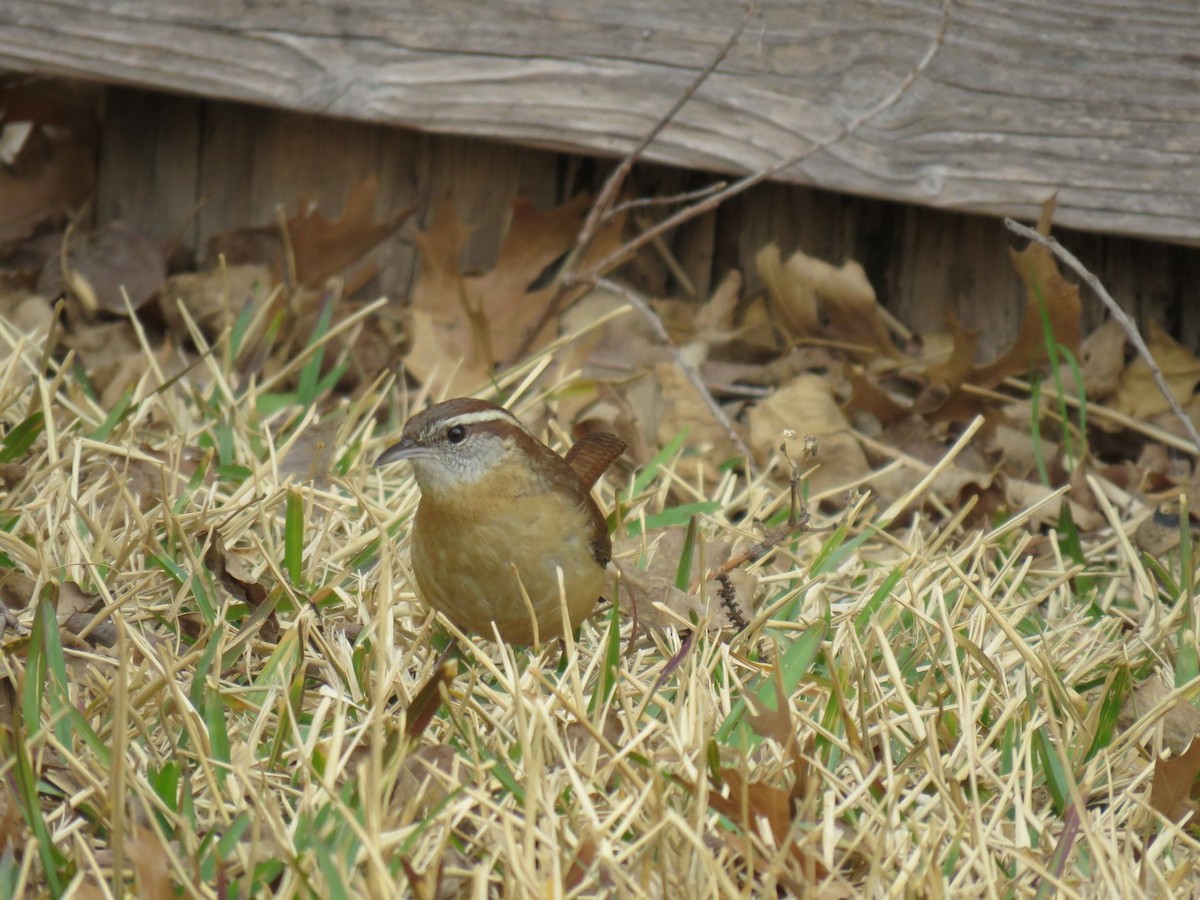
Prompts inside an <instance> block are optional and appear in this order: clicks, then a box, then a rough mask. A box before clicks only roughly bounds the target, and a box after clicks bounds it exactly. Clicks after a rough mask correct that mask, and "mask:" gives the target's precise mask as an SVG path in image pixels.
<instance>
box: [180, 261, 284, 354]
mask: <svg viewBox="0 0 1200 900" xmlns="http://www.w3.org/2000/svg"><path fill="white" fill-rule="evenodd" d="M271 280H272V276H271V270H270V269H268V268H267V267H266V266H263V265H240V266H235V265H227V266H224V267H217V268H215V269H208V270H206V271H203V272H185V273H183V274H180V275H172V276H171V277H170V278H168V279H167V281H166V283H165V284H164V285H163V289H162V292H161V295H160V297H159V308H160V309H161V310H162V315H163V320H164V321H165V322H166V323H167V328H168V330H169V331H170V332H171V333H172V334H174V335H175V336H176V338H177V339H178V340H180V341H190V340H191V334H190V332H189V329H188V327H187V325H186V323H185V322H184V320H183V316H182V314H181V313H180V312H179V306H180V304H182V306H183V308H184V309H186V310H187V313H188V315H189V316H190V317H191V319H192V321H193V322H195V323H196V326H197V327H198V328H199V329H200V332H201V334H203V335H204V336H205V337H206V338H208V339H209V340H214V339H215V338H216V337H217V336H218V335H220V334H221V332H222V331H223V330H224V329H225V328H226V327H227V326H229V325H232V324H233V322H234V320H235V319H236V318H237V316H238V313H239V312H240V311H241V310H242V309H243V308H244V307H245V306H246V305H247V304H248V303H256V302H257V303H261V302H262V300H263V299H264V298H265V296H266V295H267V293H268V292H269V290H270V285H271Z"/></svg>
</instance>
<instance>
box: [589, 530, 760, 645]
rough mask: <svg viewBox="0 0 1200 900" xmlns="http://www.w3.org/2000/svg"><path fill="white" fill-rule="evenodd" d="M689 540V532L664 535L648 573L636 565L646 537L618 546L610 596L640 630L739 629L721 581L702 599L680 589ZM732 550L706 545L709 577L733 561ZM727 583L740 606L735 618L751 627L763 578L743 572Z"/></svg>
mask: <svg viewBox="0 0 1200 900" xmlns="http://www.w3.org/2000/svg"><path fill="white" fill-rule="evenodd" d="M647 537H652V536H650V535H648V536H647ZM686 537H687V530H686V529H685V528H667V529H663V531H662V532H661V533H659V534H658V535H657V539H656V540H655V541H654V548H653V555H652V556H651V557H650V559H649V561H648V562H647V563H646V567H645V568H644V569H642V568H638V566H637V565H636V560H637V559H638V558H639V557H640V556H641V555H642V551H643V548H644V546H645V541H643V539H642V538H641V537H636V538H622V539H620V540H617V541H615V542H614V544H613V561H614V565H613V568H614V569H615V570H616V571H615V572H614V571H613V570H612V569H610V571H609V574H608V576H607V578H606V583H605V592H604V595H605V596H608V597H618V598H619V601H618V602H619V603H620V605H621V608H622V609H623V610H624V611H625V612H626V613H627V614H628V615H630V616H635V617H636V619H637V622H638V624H639V626H641V627H643V628H648V629H650V630H651V631H662V630H663V629H665V628H667V627H672V628H676V629H684V628H691V627H694V626H695V625H698V624H704V625H705V626H706V627H707V628H709V629H721V628H727V627H730V626H734V627H736V626H738V624H739V623H738V622H737V621H736V620H735V618H734V617H733V616H731V615H730V612H731V610H730V609H729V608H728V607H727V605H726V603H725V602H724V601H723V600H722V597H721V590H722V585H721V584H720V583H719V582H718V581H716V580H715V579H708V580H707V581H706V582H705V584H704V586H703V590H702V591H699V590H698V591H697V592H696V593H691V592H689V591H683V590H680V589H679V588H678V587H676V586H675V578H676V574H677V569H678V566H679V559H680V556H681V555H682V553H683V545H684V541H685V540H686ZM731 549H732V548H731V547H730V545H729V544H728V543H727V542H725V541H712V542H709V543H705V544H704V546H703V550H702V552H701V554H699V555H702V557H703V561H704V565H705V566H706V567H707V571H710V572H711V571H714V570H716V569H718V568H720V567H721V566H722V565H723V564H724V563H725V561H726V560H728V559H729V558H730V552H731ZM618 573H619V575H620V582H619V586H620V592H619V593H618V592H617V586H618V582H617V579H616V575H617V574H618ZM727 578H728V579H729V582H730V585H731V586H732V591H733V603H734V604H735V609H734V610H732V612H734V613H736V616H737V617H738V618H740V619H741V620H742V621H743V622H744V621H747V620H749V619H750V618H752V616H753V606H754V594H755V591H756V590H757V589H758V576H757V575H756V574H754V573H752V572H747V571H746V570H744V569H741V568H738V569H734V570H733V571H732V572H729V573H727Z"/></svg>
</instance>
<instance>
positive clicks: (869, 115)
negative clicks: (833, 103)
mask: <svg viewBox="0 0 1200 900" xmlns="http://www.w3.org/2000/svg"><path fill="white" fill-rule="evenodd" d="M950 8H951V0H943V2H942V18H941V21H940V22H939V23H938V28H937V31H936V32H935V33H934V35H933V38H932V39H931V41H930V43H929V47H928V48H927V49H926V51H925V55H924V56H923V57H922V58H921V60H920V62H918V63H917V65H916V66H915V67H914V68H913V69H912V71H910V72H909V73H908V75H907V76H905V78H904V80H903V81H901V82H900V84H899V85H897V86H896V88H895V89H893V90H892V91H891V92H890V93H889V94H888V95H887V96H886V97H884V98H883V99H882V100H880V101H879V102H878V103H876V104H875V105H874V106H872V107H871V108H870V109H868V110H867V111H866V112H864V113H862V114H861V115H859V116H856V117H855V118H853V119H851V120H850V121H849V122H848V123H847V124H846V125H844V126H843V127H842V128H841V129H840V130H839V131H838V132H837V134H835V135H833V136H832V137H829V138H826V139H825V140H823V141H817V142H815V143H813V144H812V145H810V146H809V147H807V148H805V149H804V150H801V151H799V152H797V153H794V154H792V155H791V156H788V157H786V158H784V159H782V160H780V161H779V162H778V163H776V164H775V165H773V166H768V167H767V168H765V169H760V170H759V171H757V172H752V173H751V174H749V175H746V176H745V177H743V178H740V179H738V180H737V181H735V182H733V184H730V185H729V186H728V187H726V188H724V189H723V190H720V191H717V192H716V193H714V194H710V195H709V196H708V197H706V198H705V199H704V200H701V201H699V202H698V203H694V204H692V205H691V206H687V207H685V208H684V209H681V210H679V211H678V212H676V213H675V214H674V215H671V216H668V217H667V218H665V219H663V220H662V221H661V222H659V223H658V224H657V225H655V226H653V227H652V228H649V229H647V230H646V231H643V232H642V233H641V234H639V235H637V236H636V237H634V238H632V239H631V240H629V241H627V242H626V243H625V244H623V245H622V246H620V247H618V248H617V249H616V250H614V251H613V252H612V253H610V254H608V255H607V256H605V257H604V258H603V259H601V260H599V261H598V262H596V263H595V264H593V265H592V266H591V267H590V268H589V269H588V270H587V271H586V272H583V273H579V274H576V273H574V271H573V265H572V264H568V265H565V266H564V267H563V269H562V272H561V273H560V275H559V278H558V289H557V290H556V291H555V294H554V296H553V297H552V298H551V299H550V302H549V303H548V304H547V305H546V308H545V310H544V311H543V313H542V315H541V316H540V317H539V318H538V320H537V322H536V323H535V324H534V327H533V328H532V329H530V330H529V332H528V333H527V334H526V336H525V339H524V341H522V344H521V347H520V349H519V351H518V355H523V354H525V353H527V352H528V351H529V349H530V348H531V347H532V345H533V341H534V340H535V339H536V336H537V335H538V334H541V332H542V329H544V328H545V327H546V324H547V323H548V322H550V321H551V320H553V319H554V318H555V317H557V316H558V315H559V313H560V312H561V311H562V310H563V309H564V308H565V307H566V306H569V305H570V303H571V302H574V300H576V299H578V298H579V297H580V296H581V295H582V294H583V293H584V292H585V291H586V289H587V288H589V287H591V286H593V285H595V284H596V283H597V281H598V280H599V279H600V278H602V277H603V276H604V275H606V274H607V273H609V272H611V271H612V270H613V269H615V268H616V267H617V266H619V265H621V264H622V263H623V262H625V261H626V260H627V259H629V258H630V257H631V256H633V254H635V253H636V252H637V251H638V250H640V249H641V248H642V247H644V246H646V244H648V243H650V242H651V241H653V240H654V239H655V238H656V237H658V236H659V235H661V234H664V233H666V232H668V231H671V230H673V229H675V228H678V227H679V226H680V225H683V224H684V223H685V222H689V221H691V220H692V219H694V218H696V217H697V216H700V215H703V214H704V213H706V212H708V211H709V210H712V209H716V208H717V207H718V206H720V205H721V204H722V203H724V202H725V201H726V200H729V199H731V198H733V197H736V196H737V195H738V194H741V193H743V192H745V191H747V190H749V189H750V188H752V187H754V186H755V185H757V184H761V183H762V182H764V181H767V180H768V179H771V178H774V177H775V176H777V175H779V174H780V173H781V172H783V171H785V170H787V169H790V168H792V167H793V166H796V165H799V164H800V163H801V162H803V161H804V160H806V159H808V158H809V157H810V156H813V155H814V154H816V153H818V152H819V151H821V150H824V149H826V148H828V147H831V146H833V145H834V144H837V143H839V142H841V141H843V140H845V139H846V138H847V137H849V136H850V135H851V134H853V133H854V132H855V131H857V130H858V129H859V128H861V127H862V126H863V125H865V124H866V123H867V122H869V121H870V120H871V119H873V118H875V117H876V116H878V115H880V114H881V113H883V112H885V111H886V110H888V109H890V108H891V107H893V106H895V105H896V103H898V102H899V101H900V98H901V97H903V96H904V95H905V94H906V93H908V91H909V89H910V88H911V87H912V86H913V85H914V84H915V83H916V81H917V79H918V78H920V77H921V75H922V74H924V72H925V70H926V69H928V68H929V65H930V64H931V63H932V62H933V60H934V58H935V57H936V56H937V54H938V51H939V50H940V49H941V47H942V44H943V42H944V41H945V37H946V31H947V29H948V28H949V25H950ZM748 15H749V12H747V16H748ZM744 25H745V18H743V20H742V22H741V23H740V24H739V25H738V28H737V30H736V31H735V32H734V34H733V35H732V36H731V39H730V41H729V42H728V43H727V45H726V47H725V48H724V49H723V50H722V51H721V53H720V54H718V56H717V58H715V59H714V61H713V62H712V63H710V64H709V65H708V66H707V67H706V68H705V70H704V71H703V72H702V73H701V74H700V75H699V76H698V77H697V79H696V81H695V82H693V86H692V87H690V88H689V90H688V91H686V92H685V93H684V94H683V95H682V96H681V97H680V99H679V101H677V102H676V104H675V105H674V106H673V107H672V108H671V110H670V111H669V112H668V113H667V115H666V116H664V117H663V118H662V119H660V120H659V122H658V123H657V124H656V125H655V127H654V128H653V129H652V130H651V132H650V134H649V135H647V138H646V139H644V140H643V141H642V143H641V144H639V145H638V147H637V148H636V149H635V150H634V152H633V153H631V154H630V155H629V156H628V157H626V160H623V161H622V164H621V166H619V167H618V168H617V170H616V171H615V172H614V173H613V175H612V176H610V177H609V180H608V182H606V183H605V186H604V189H603V190H602V191H601V194H600V197H598V198H597V201H596V203H595V204H594V205H593V207H592V211H591V213H589V215H588V219H587V222H586V223H585V225H584V228H583V229H582V230H581V231H580V234H579V238H578V240H577V241H576V245H575V249H574V250H573V251H572V253H571V263H573V262H574V261H575V260H577V259H580V258H581V257H582V253H581V252H580V251H581V249H582V248H583V246H584V245H585V244H586V243H587V242H589V241H591V240H592V238H593V237H594V236H595V232H596V230H597V229H598V227H599V223H600V221H601V218H602V217H603V215H604V213H603V209H604V208H605V206H607V205H609V204H611V196H609V195H612V194H615V190H616V189H617V188H619V187H620V183H621V182H623V181H624V178H625V174H627V172H628V170H629V168H631V167H632V166H633V163H634V162H635V161H636V159H637V157H638V156H639V155H640V154H641V153H642V152H643V151H644V150H645V148H646V146H648V144H649V143H650V141H652V140H653V139H654V138H655V137H657V136H658V134H659V133H661V131H662V129H663V128H665V127H666V125H667V124H668V123H669V122H670V121H671V119H672V118H673V117H674V116H675V114H676V113H677V112H678V111H679V109H680V107H682V106H683V104H684V103H685V102H686V101H687V100H688V99H690V97H691V96H692V94H694V93H695V88H696V87H699V84H700V83H703V81H704V79H706V78H707V77H708V76H709V75H710V74H711V73H712V71H713V70H714V69H715V68H716V66H717V64H719V63H720V61H721V59H723V58H724V54H725V53H726V52H728V48H729V47H731V46H732V42H733V40H736V38H737V36H738V35H739V34H740V33H741V29H742V27H743V26H744ZM618 173H620V174H619V175H618ZM610 185H615V187H610ZM602 201H603V202H602Z"/></svg>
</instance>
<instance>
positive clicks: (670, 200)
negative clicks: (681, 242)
mask: <svg viewBox="0 0 1200 900" xmlns="http://www.w3.org/2000/svg"><path fill="white" fill-rule="evenodd" d="M727 187H729V182H727V181H714V182H713V183H712V184H709V185H705V186H704V187H702V188H697V189H696V190H694V191H684V192H683V193H681V194H672V195H671V196H670V197H638V198H637V199H635V200H626V201H625V202H624V203H618V204H617V205H616V206H614V207H613V208H612V209H611V210H609V211H608V212H607V213H606V214H605V216H604V219H605V221H607V220H608V219H611V218H612V217H613V216H616V215H620V214H621V213H623V212H629V210H631V209H644V208H645V207H647V206H675V205H676V204H679V203H691V202H693V201H695V200H703V199H704V198H705V197H709V196H711V195H713V194H715V193H716V192H717V191H723V190H725V188H727Z"/></svg>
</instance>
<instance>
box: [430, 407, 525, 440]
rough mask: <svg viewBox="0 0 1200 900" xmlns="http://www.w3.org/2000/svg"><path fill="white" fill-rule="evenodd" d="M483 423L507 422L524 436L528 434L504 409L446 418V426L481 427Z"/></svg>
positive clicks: (486, 410) (514, 417)
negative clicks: (518, 429) (522, 432)
mask: <svg viewBox="0 0 1200 900" xmlns="http://www.w3.org/2000/svg"><path fill="white" fill-rule="evenodd" d="M484 422H508V423H509V424H510V425H516V426H517V427H518V428H520V429H521V430H522V431H524V432H525V433H526V434H529V429H528V428H526V427H525V426H524V425H522V424H521V421H520V420H519V419H518V418H517V417H516V416H514V415H513V414H512V413H510V412H509V411H508V410H506V409H481V410H479V411H478V412H466V413H459V414H458V415H457V416H451V417H450V418H448V419H447V420H446V425H447V426H454V425H482V424H483V423H484Z"/></svg>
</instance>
